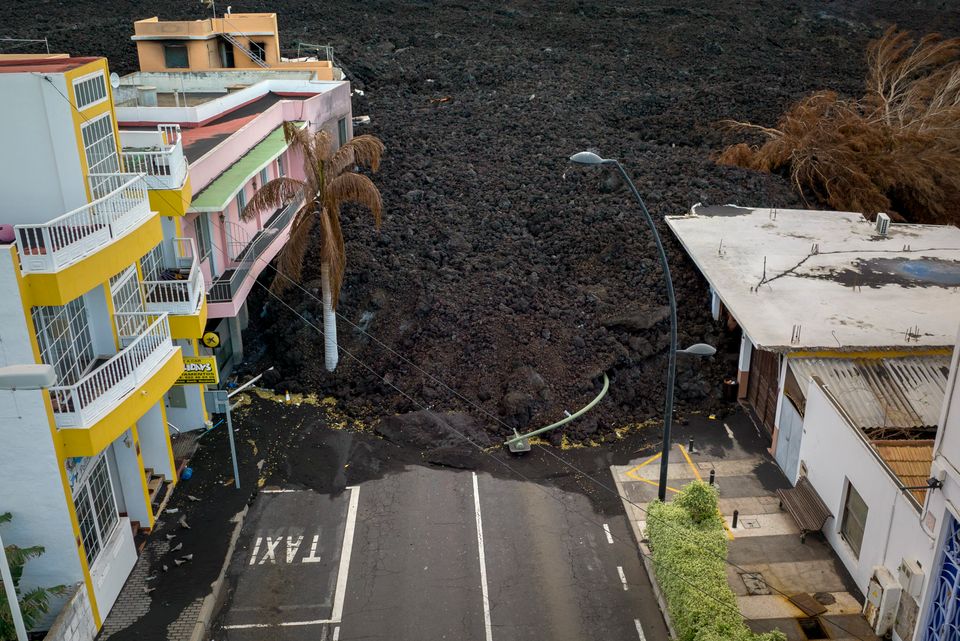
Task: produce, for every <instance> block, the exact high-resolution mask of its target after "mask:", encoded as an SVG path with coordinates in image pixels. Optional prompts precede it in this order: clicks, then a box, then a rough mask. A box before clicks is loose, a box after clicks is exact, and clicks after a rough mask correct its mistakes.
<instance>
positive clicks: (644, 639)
mask: <svg viewBox="0 0 960 641" xmlns="http://www.w3.org/2000/svg"><path fill="white" fill-rule="evenodd" d="M633 623H634V625H636V626H637V636H638V637H640V641H647V637H646V636H645V635H644V634H643V626H642V625H640V619H634V620H633ZM333 639H334V641H336V639H337V637H336V632H334V637H333Z"/></svg>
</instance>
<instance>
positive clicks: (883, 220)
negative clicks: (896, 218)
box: [877, 212, 890, 236]
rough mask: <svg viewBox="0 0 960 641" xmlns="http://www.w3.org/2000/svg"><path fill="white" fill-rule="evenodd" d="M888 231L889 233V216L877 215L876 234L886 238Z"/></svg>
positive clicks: (881, 213)
mask: <svg viewBox="0 0 960 641" xmlns="http://www.w3.org/2000/svg"><path fill="white" fill-rule="evenodd" d="M888 231H890V216H887V215H886V214H885V213H883V212H880V213H879V214H877V233H878V234H880V235H881V236H886V235H887V232H888Z"/></svg>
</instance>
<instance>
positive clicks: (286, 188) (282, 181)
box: [240, 176, 307, 220]
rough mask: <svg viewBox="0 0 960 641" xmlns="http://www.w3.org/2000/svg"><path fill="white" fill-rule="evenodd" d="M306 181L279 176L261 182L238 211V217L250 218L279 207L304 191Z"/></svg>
mask: <svg viewBox="0 0 960 641" xmlns="http://www.w3.org/2000/svg"><path fill="white" fill-rule="evenodd" d="M306 189H307V183H305V182H304V181H302V180H297V179H295V178H287V177H285V176H281V177H279V178H274V179H273V180H270V181H268V182H266V183H264V184H263V186H261V187H260V189H258V190H257V193H255V194H254V195H253V198H251V199H250V202H248V203H247V204H246V206H245V207H244V208H243V211H242V212H240V218H242V219H243V220H250V218H252V217H253V216H255V215H256V214H257V213H259V212H263V211H270V210H273V209H279V208H280V207H283V206H284V205H286V204H287V203H288V202H290V201H291V200H293V199H294V198H299V197H300V196H301V195H303V194H304V193H305V190H306Z"/></svg>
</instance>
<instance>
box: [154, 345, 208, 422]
mask: <svg viewBox="0 0 960 641" xmlns="http://www.w3.org/2000/svg"><path fill="white" fill-rule="evenodd" d="M176 344H177V345H178V346H179V347H180V349H181V350H183V355H184V356H203V354H197V353H194V349H193V341H187V340H182V339H181V340H177V341H176ZM177 387H179V388H180V390H181V391H182V392H183V396H184V400H185V401H186V405H187V406H186V407H174V406H173V405H171V404H170V395H169V393H168V394H167V396H165V397H164V399H163V403H164V406H165V407H166V411H167V420H168V421H169V422H170V423H173V424H174V425H176V426H177V429H179V430H180V431H182V432H189V431H192V430H199V429H202V428H204V427H206V425H205V423H204V421H205V420H206V417H205V416H204V413H203V387H204V386H203V385H178V386H177ZM175 433H176V432H174V431H172V430H171V432H170V434H171V435H173V434H175Z"/></svg>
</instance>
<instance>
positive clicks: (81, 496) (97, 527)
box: [73, 454, 120, 564]
mask: <svg viewBox="0 0 960 641" xmlns="http://www.w3.org/2000/svg"><path fill="white" fill-rule="evenodd" d="M73 504H74V507H75V508H76V510H77V520H78V521H79V522H80V538H81V540H82V541H83V549H84V550H85V551H86V553H87V563H89V564H92V563H93V562H94V560H95V559H96V558H97V556H98V555H99V554H100V552H101V551H102V550H103V547H104V545H106V542H107V540H109V538H110V535H111V534H113V530H114V529H115V528H116V527H117V524H118V523H119V521H120V516H119V515H118V514H117V503H116V501H115V500H114V496H113V484H112V483H111V482H110V472H109V470H108V469H107V459H106V456H105V455H102V454H101V455H100V457H99V459H98V460H97V462H96V463H94V464H93V466H92V469H91V470H90V473H89V474H88V475H87V477H86V478H85V479H83V480H81V481H79V482H78V483H77V485H76V486H75V487H74V488H73Z"/></svg>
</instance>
